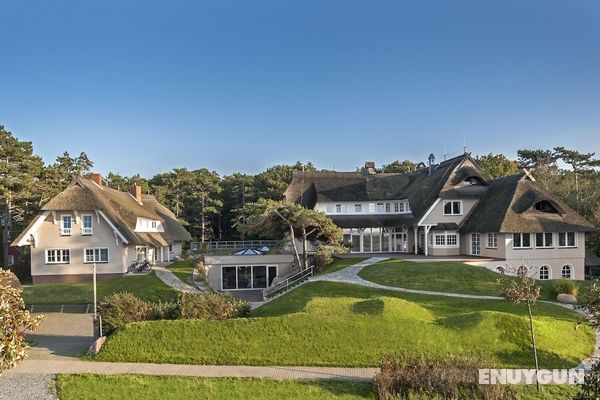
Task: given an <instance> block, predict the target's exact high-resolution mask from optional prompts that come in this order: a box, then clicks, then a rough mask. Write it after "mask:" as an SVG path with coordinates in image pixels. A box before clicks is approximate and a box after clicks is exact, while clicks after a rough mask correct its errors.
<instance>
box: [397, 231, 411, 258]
mask: <svg viewBox="0 0 600 400" xmlns="http://www.w3.org/2000/svg"><path fill="white" fill-rule="evenodd" d="M407 239H408V234H407V233H405V232H402V233H394V251H398V252H401V253H406V252H407V251H408V243H407Z"/></svg>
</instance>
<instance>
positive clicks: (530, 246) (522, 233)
mask: <svg viewBox="0 0 600 400" xmlns="http://www.w3.org/2000/svg"><path fill="white" fill-rule="evenodd" d="M515 235H521V246H518V247H517V246H515ZM523 235H529V246H523ZM512 241H513V243H512V246H513V249H531V248H532V246H533V243H531V232H513V238H512Z"/></svg>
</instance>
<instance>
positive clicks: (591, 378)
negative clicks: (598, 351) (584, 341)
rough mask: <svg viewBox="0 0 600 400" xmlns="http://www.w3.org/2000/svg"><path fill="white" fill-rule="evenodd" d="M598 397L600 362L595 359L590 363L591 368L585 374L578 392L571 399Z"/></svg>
mask: <svg viewBox="0 0 600 400" xmlns="http://www.w3.org/2000/svg"><path fill="white" fill-rule="evenodd" d="M598 398H600V362H599V361H596V362H595V363H594V364H593V365H592V370H591V371H590V372H589V373H587V374H586V375H585V378H584V381H583V384H582V385H581V386H580V388H579V393H577V394H576V395H575V397H573V400H595V399H598Z"/></svg>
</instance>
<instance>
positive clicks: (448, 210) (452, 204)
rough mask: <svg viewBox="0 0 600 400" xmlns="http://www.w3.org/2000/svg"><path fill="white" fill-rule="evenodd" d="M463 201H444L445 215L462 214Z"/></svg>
mask: <svg viewBox="0 0 600 400" xmlns="http://www.w3.org/2000/svg"><path fill="white" fill-rule="evenodd" d="M461 203H462V202H461V201H457V200H451V201H444V215H461V214H462V211H461V208H462V207H461Z"/></svg>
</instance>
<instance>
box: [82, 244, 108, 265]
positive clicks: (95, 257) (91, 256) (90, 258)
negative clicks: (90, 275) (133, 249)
mask: <svg viewBox="0 0 600 400" xmlns="http://www.w3.org/2000/svg"><path fill="white" fill-rule="evenodd" d="M83 262H84V263H107V262H108V247H95V248H89V249H84V250H83Z"/></svg>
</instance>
